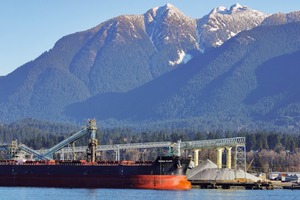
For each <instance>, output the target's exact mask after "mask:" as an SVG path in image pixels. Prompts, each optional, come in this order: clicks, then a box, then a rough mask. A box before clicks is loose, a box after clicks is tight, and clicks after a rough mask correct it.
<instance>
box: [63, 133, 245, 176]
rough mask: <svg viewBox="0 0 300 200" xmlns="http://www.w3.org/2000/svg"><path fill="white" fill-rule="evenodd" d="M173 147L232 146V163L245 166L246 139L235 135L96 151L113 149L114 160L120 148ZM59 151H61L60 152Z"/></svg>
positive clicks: (115, 146)
mask: <svg viewBox="0 0 300 200" xmlns="http://www.w3.org/2000/svg"><path fill="white" fill-rule="evenodd" d="M165 147H168V148H174V150H175V154H177V155H178V154H179V153H178V152H181V150H186V149H193V150H197V149H204V148H226V147H227V148H228V147H233V148H234V153H235V154H234V159H235V160H234V164H235V168H237V169H243V170H245V168H246V139H245V137H235V138H222V139H213V140H195V141H181V140H179V141H178V142H177V143H172V142H169V141H166V142H147V143H131V144H113V145H98V147H97V149H96V151H115V152H116V160H117V161H120V150H127V149H146V148H165ZM86 149H87V146H78V147H76V150H75V152H76V153H80V152H85V150H86ZM63 152H64V153H66V154H68V153H69V154H70V153H73V152H74V149H73V148H72V147H66V148H64V149H63ZM60 153H61V152H60Z"/></svg>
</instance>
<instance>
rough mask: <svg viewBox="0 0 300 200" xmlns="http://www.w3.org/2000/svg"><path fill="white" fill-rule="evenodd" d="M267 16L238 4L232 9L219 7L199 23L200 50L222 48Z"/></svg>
mask: <svg viewBox="0 0 300 200" xmlns="http://www.w3.org/2000/svg"><path fill="white" fill-rule="evenodd" d="M267 16H268V15H267V14H265V13H262V12H259V11H257V10H253V9H250V8H248V7H247V6H243V5H240V4H238V3H237V4H234V5H232V6H231V7H230V9H227V8H226V7H224V6H220V7H217V8H215V9H213V10H212V11H211V12H210V13H209V14H208V15H206V16H204V17H203V18H201V19H199V20H198V21H197V27H198V28H197V31H198V36H199V37H198V39H199V48H200V49H202V50H205V49H208V48H211V47H217V46H220V45H222V44H223V43H224V42H225V41H226V40H228V39H230V38H231V37H233V36H235V35H236V34H238V33H239V32H241V31H244V30H250V29H252V28H254V27H256V26H258V25H260V24H261V23H262V21H263V20H264V19H265V18H266V17H267Z"/></svg>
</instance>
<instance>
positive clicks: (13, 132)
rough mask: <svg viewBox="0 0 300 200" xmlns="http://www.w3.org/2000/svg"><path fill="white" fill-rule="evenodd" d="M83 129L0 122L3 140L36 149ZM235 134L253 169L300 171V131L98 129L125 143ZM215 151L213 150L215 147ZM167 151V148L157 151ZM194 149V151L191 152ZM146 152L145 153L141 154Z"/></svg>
mask: <svg viewBox="0 0 300 200" xmlns="http://www.w3.org/2000/svg"><path fill="white" fill-rule="evenodd" d="M79 130H81V128H80V127H76V126H73V125H68V124H53V123H48V122H42V121H35V120H32V119H30V120H28V119H27V120H25V121H22V122H18V123H16V124H10V125H4V124H2V125H0V143H1V144H4V143H6V144H8V143H10V142H11V141H12V140H17V141H18V142H20V143H23V144H25V145H27V146H29V147H31V148H33V149H47V148H50V147H52V146H54V145H55V144H57V143H59V142H60V141H62V140H64V139H66V138H68V137H69V136H71V135H72V134H73V133H75V132H77V131H79ZM88 137H89V136H85V137H83V138H82V139H80V140H78V141H76V146H82V145H84V146H85V145H87V143H88V139H89V138H88ZM231 137H245V138H246V151H247V163H251V166H248V168H249V169H250V170H253V171H270V170H273V171H274V170H276V171H282V170H284V171H285V170H287V169H288V170H293V171H300V153H299V150H300V134H287V133H280V132H267V131H257V132H245V131H244V132H224V131H214V132H204V131H197V130H188V129H176V130H175V129H174V130H159V131H153V130H152V131H150V130H149V131H136V130H133V129H131V128H111V129H101V130H100V129H98V130H97V139H98V141H99V144H100V145H101V144H102V145H105V144H125V143H141V142H162V141H171V142H177V141H178V140H182V141H191V140H211V139H220V138H231ZM211 152H213V151H211ZM211 152H209V150H207V151H203V152H202V155H201V156H200V158H202V159H207V157H208V158H210V159H212V161H214V159H215V158H214V156H213V155H211V154H212V153H211ZM157 153H166V150H160V151H156V154H157ZM190 153H192V152H190ZM141 154H143V155H141ZM156 154H155V153H153V151H152V152H151V151H150V150H149V151H148V150H144V152H142V153H141V152H139V151H127V152H124V159H128V158H129V157H130V156H134V158H135V159H138V157H139V156H140V157H142V156H143V159H145V158H147V159H153V158H155V156H156ZM103 157H104V158H105V159H113V153H111V154H109V153H103V154H102V158H103Z"/></svg>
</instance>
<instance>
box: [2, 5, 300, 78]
mask: <svg viewBox="0 0 300 200" xmlns="http://www.w3.org/2000/svg"><path fill="white" fill-rule="evenodd" d="M166 3H171V4H173V5H174V6H176V7H177V8H178V9H180V10H181V11H182V12H184V13H185V14H186V15H188V16H190V17H193V18H201V17H202V16H203V15H206V14H207V13H208V12H210V11H211V10H212V9H213V8H215V7H218V6H225V7H227V8H229V7H230V6H231V5H233V4H235V3H240V4H241V5H246V6H248V7H250V8H252V9H255V10H259V11H262V12H265V13H268V14H273V13H277V12H283V13H287V12H291V11H295V10H300V1H299V0H289V1H284V0H239V1H237V0H127V1H126V0H105V1H104V0H87V1H83V0H51V1H49V0H0V26H1V31H0V44H1V45H0V76H2V75H6V74H8V73H10V72H12V71H13V70H15V69H16V68H17V67H20V66H21V65H22V64H25V63H26V62H29V61H31V60H34V59H35V58H37V57H38V56H39V55H40V54H42V53H43V52H45V51H47V50H49V49H51V48H52V47H53V46H54V44H55V42H56V41H57V40H59V39H60V38H61V37H63V36H65V35H68V34H71V33H74V32H78V31H83V30H86V29H89V28H92V27H94V26H96V25H98V24H100V23H101V22H104V21H106V20H108V19H110V18H113V17H116V16H119V15H123V14H143V13H145V12H146V11H147V10H149V9H151V8H153V7H157V6H163V5H165V4H166Z"/></svg>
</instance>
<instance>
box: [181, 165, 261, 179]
mask: <svg viewBox="0 0 300 200" xmlns="http://www.w3.org/2000/svg"><path fill="white" fill-rule="evenodd" d="M187 179H188V180H203V181H234V180H236V179H247V180H248V181H253V182H257V181H259V180H261V179H260V178H258V177H256V176H254V175H252V174H249V173H246V172H245V171H243V170H234V169H228V168H222V169H219V168H217V165H216V164H215V163H213V162H211V161H210V160H206V161H205V162H204V163H203V164H201V165H198V166H197V167H195V168H193V169H192V170H190V171H189V172H188V173H187Z"/></svg>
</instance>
